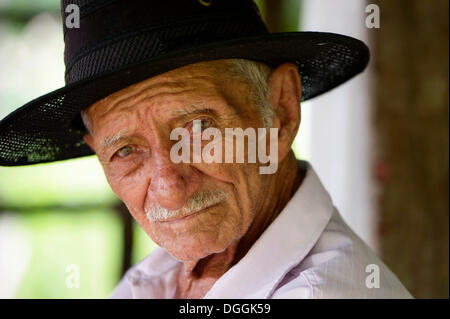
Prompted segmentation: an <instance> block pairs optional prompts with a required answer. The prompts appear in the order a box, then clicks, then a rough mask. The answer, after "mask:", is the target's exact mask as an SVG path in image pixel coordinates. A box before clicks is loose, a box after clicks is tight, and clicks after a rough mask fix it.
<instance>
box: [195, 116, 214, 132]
mask: <svg viewBox="0 0 450 319" xmlns="http://www.w3.org/2000/svg"><path fill="white" fill-rule="evenodd" d="M211 125H212V120H209V119H201V120H194V124H193V131H194V133H201V132H203V131H204V130H206V129H207V128H209V127H210V126H211Z"/></svg>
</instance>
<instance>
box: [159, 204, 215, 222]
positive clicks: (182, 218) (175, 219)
mask: <svg viewBox="0 0 450 319" xmlns="http://www.w3.org/2000/svg"><path fill="white" fill-rule="evenodd" d="M219 204H220V203H217V204H215V205H211V206H207V207H205V208H202V209H200V210H197V211H195V212H190V213H189V214H186V215H182V216H175V217H171V218H168V219H165V220H161V221H159V222H160V223H174V222H181V221H186V220H189V219H192V218H194V217H196V216H198V215H200V214H202V213H205V212H206V211H207V210H209V209H211V208H213V207H216V206H218V205H219Z"/></svg>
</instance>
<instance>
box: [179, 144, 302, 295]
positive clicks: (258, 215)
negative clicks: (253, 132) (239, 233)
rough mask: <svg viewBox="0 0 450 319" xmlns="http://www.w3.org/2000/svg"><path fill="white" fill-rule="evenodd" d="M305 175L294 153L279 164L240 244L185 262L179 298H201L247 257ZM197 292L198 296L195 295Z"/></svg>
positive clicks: (268, 180)
mask: <svg viewBox="0 0 450 319" xmlns="http://www.w3.org/2000/svg"><path fill="white" fill-rule="evenodd" d="M303 177H304V172H302V171H300V170H299V167H298V163H297V160H296V159H295V156H294V154H293V152H290V153H289V155H288V156H287V158H286V159H285V160H284V161H282V162H281V163H280V166H279V169H278V172H277V173H276V174H274V175H271V176H270V177H269V178H268V179H267V181H266V183H265V191H264V192H261V198H259V200H258V201H257V202H258V203H260V204H259V206H258V207H256V209H255V218H254V221H253V223H252V224H251V226H250V228H249V229H248V231H247V232H246V234H245V236H244V237H242V238H241V239H240V240H239V241H238V242H236V243H234V244H233V245H231V246H230V247H228V248H227V249H226V250H225V251H223V252H221V253H218V254H213V255H210V256H208V257H206V258H203V259H202V260H199V261H197V262H195V263H186V264H185V265H184V271H182V272H181V273H180V278H179V288H178V291H177V297H178V298H186V297H191V298H202V297H203V296H204V295H205V294H206V293H207V292H208V291H209V289H210V288H211V287H212V285H213V284H214V283H215V282H216V281H217V279H219V278H220V277H221V276H222V275H223V274H224V273H225V272H227V271H228V270H229V269H230V268H231V267H232V266H233V265H235V264H236V263H238V262H239V261H240V260H241V259H242V258H243V257H244V256H245V254H247V252H248V251H249V249H250V248H251V247H252V246H253V244H254V243H255V242H256V240H258V238H259V237H260V236H261V234H262V233H263V232H264V231H265V230H266V229H267V227H268V226H269V225H270V224H271V223H272V222H273V221H274V220H275V219H276V218H277V216H278V215H279V214H280V213H281V211H282V210H283V208H284V207H285V206H286V204H287V203H288V202H289V200H290V199H291V198H292V196H293V195H294V193H295V191H296V190H297V189H298V188H299V186H300V185H301V182H302V180H303ZM193 291H195V293H192V292H193Z"/></svg>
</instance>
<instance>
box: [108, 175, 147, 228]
mask: <svg viewBox="0 0 450 319" xmlns="http://www.w3.org/2000/svg"><path fill="white" fill-rule="evenodd" d="M105 175H106V179H107V181H108V183H109V185H110V186H111V189H112V190H113V192H114V193H115V194H116V195H117V197H119V198H120V199H121V200H122V201H123V202H124V203H125V204H126V205H127V207H128V209H129V210H130V212H131V213H132V214H133V216H134V217H135V218H136V217H137V216H135V215H137V214H140V215H142V214H143V202H144V200H145V196H146V194H147V187H148V181H149V177H148V176H146V175H145V174H143V173H139V172H138V171H136V172H135V173H134V174H130V175H127V176H123V175H121V174H117V173H113V170H108V171H107V170H105ZM136 219H137V220H138V218H136ZM138 221H139V220H138Z"/></svg>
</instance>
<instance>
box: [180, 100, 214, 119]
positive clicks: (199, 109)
mask: <svg viewBox="0 0 450 319" xmlns="http://www.w3.org/2000/svg"><path fill="white" fill-rule="evenodd" d="M203 112H210V113H215V112H214V111H213V110H211V109H210V108H208V107H207V106H205V105H204V103H200V104H198V103H197V104H192V105H191V108H190V109H184V108H179V109H177V110H176V111H175V113H176V114H177V115H179V116H186V115H193V114H199V113H203Z"/></svg>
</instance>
